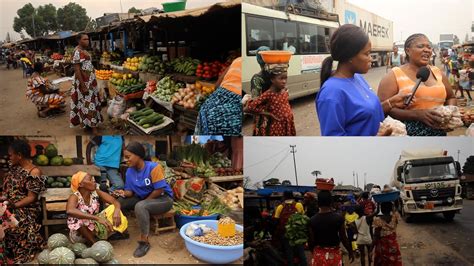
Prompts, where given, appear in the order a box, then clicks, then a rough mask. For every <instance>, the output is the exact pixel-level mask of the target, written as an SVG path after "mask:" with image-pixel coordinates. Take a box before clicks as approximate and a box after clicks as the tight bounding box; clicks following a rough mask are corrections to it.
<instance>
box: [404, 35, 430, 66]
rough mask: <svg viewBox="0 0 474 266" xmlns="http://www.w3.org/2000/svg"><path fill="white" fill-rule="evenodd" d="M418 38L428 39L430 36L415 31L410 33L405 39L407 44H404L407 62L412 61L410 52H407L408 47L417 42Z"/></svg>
mask: <svg viewBox="0 0 474 266" xmlns="http://www.w3.org/2000/svg"><path fill="white" fill-rule="evenodd" d="M418 38H426V39H428V37H426V35H424V34H423V33H415V34H412V35H410V36H409V37H408V38H407V40H406V41H405V45H404V47H405V60H406V61H407V62H408V61H410V58H409V56H408V54H407V52H406V51H407V48H410V47H411V45H412V44H413V42H415V40H416V39H418Z"/></svg>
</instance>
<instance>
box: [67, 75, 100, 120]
mask: <svg viewBox="0 0 474 266" xmlns="http://www.w3.org/2000/svg"><path fill="white" fill-rule="evenodd" d="M100 110H101V102H100V99H99V91H98V90H97V87H96V86H93V85H92V84H91V85H90V87H89V93H88V94H86V95H84V94H82V92H81V90H80V89H79V85H73V89H72V94H71V113H70V115H69V119H70V127H75V126H80V127H82V128H86V127H97V126H98V125H99V124H101V123H102V115H101V113H100Z"/></svg>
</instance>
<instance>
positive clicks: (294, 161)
mask: <svg viewBox="0 0 474 266" xmlns="http://www.w3.org/2000/svg"><path fill="white" fill-rule="evenodd" d="M290 148H291V151H290V152H291V153H293V164H294V166H295V178H296V185H297V186H298V174H297V173H296V159H295V153H296V151H295V148H296V145H290Z"/></svg>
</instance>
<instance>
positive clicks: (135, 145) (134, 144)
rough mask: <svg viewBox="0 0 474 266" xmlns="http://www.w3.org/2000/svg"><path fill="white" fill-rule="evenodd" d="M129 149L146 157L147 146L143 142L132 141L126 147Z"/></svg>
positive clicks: (137, 154)
mask: <svg viewBox="0 0 474 266" xmlns="http://www.w3.org/2000/svg"><path fill="white" fill-rule="evenodd" d="M125 149H126V150H127V151H129V152H131V153H133V154H135V155H136V156H138V157H140V158H142V159H145V156H146V151H145V148H144V147H143V145H142V144H140V143H138V142H136V141H132V142H130V143H129V144H128V145H127V148H125Z"/></svg>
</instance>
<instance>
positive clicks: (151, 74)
mask: <svg viewBox="0 0 474 266" xmlns="http://www.w3.org/2000/svg"><path fill="white" fill-rule="evenodd" d="M233 18H235V19H233ZM239 19H240V2H239V1H234V0H232V1H227V2H223V3H219V4H216V5H213V6H210V7H205V8H197V9H190V10H185V11H176V12H171V13H161V14H155V15H149V16H143V17H139V19H137V18H134V19H130V20H127V21H122V22H121V23H120V24H117V25H114V26H113V27H112V28H110V29H109V30H110V31H111V33H112V32H113V34H112V35H111V36H110V37H111V38H114V39H115V40H116V42H115V43H119V44H120V47H119V49H120V50H122V51H123V53H124V54H125V56H124V57H122V56H121V55H120V54H118V53H117V52H111V51H104V52H103V53H102V58H101V61H100V62H101V63H100V65H101V66H102V68H103V69H99V70H97V73H99V75H100V74H105V75H104V76H105V77H104V78H103V80H107V81H108V82H107V84H105V83H104V84H103V85H100V86H101V87H105V86H107V89H108V95H109V98H110V99H111V100H112V103H111V104H113V105H116V108H113V111H112V112H111V114H110V113H109V115H111V116H112V117H115V118H119V119H122V120H124V121H126V123H127V124H128V126H129V128H130V132H131V133H132V134H142V135H146V134H152V135H162V134H167V133H171V132H175V131H178V132H181V133H187V134H190V133H193V132H194V128H195V126H196V118H197V115H198V112H199V107H200V105H201V104H202V103H203V102H204V100H205V99H206V98H207V97H208V96H209V95H210V94H211V93H212V92H213V91H214V90H215V82H216V80H217V78H218V77H219V75H220V74H222V73H223V72H224V71H225V69H226V68H227V67H228V66H229V65H230V64H231V62H232V60H233V59H235V58H236V57H238V56H240V51H239V49H240V48H239V47H238V45H236V44H240V32H238V31H239V30H238V29H239V27H236V26H235V25H234V24H235V23H237V22H238V21H239ZM216 23H219V24H222V25H223V27H219V28H217V27H215V24H216ZM202 29H212V30H206V31H203V30H202ZM224 29H226V30H224ZM229 29H236V30H237V31H236V32H229ZM223 36H225V37H223ZM223 38H224V39H226V42H222V41H221V40H222V39H223ZM234 39H235V41H233V40H234ZM117 40H119V41H117ZM118 46H119V45H118ZM122 60H123V61H122ZM119 64H121V65H119ZM110 70H113V72H110ZM100 79H102V78H100ZM101 84H102V82H101ZM117 96H118V97H117ZM109 107H110V106H109ZM144 108H147V109H144ZM140 109H142V110H140ZM140 111H141V112H140ZM143 113H145V114H146V116H145V117H143V115H141V116H140V115H139V114H143ZM159 117H160V118H159ZM134 118H135V119H134ZM138 118H140V119H138ZM145 118H146V119H145ZM153 118H154V119H153Z"/></svg>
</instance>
